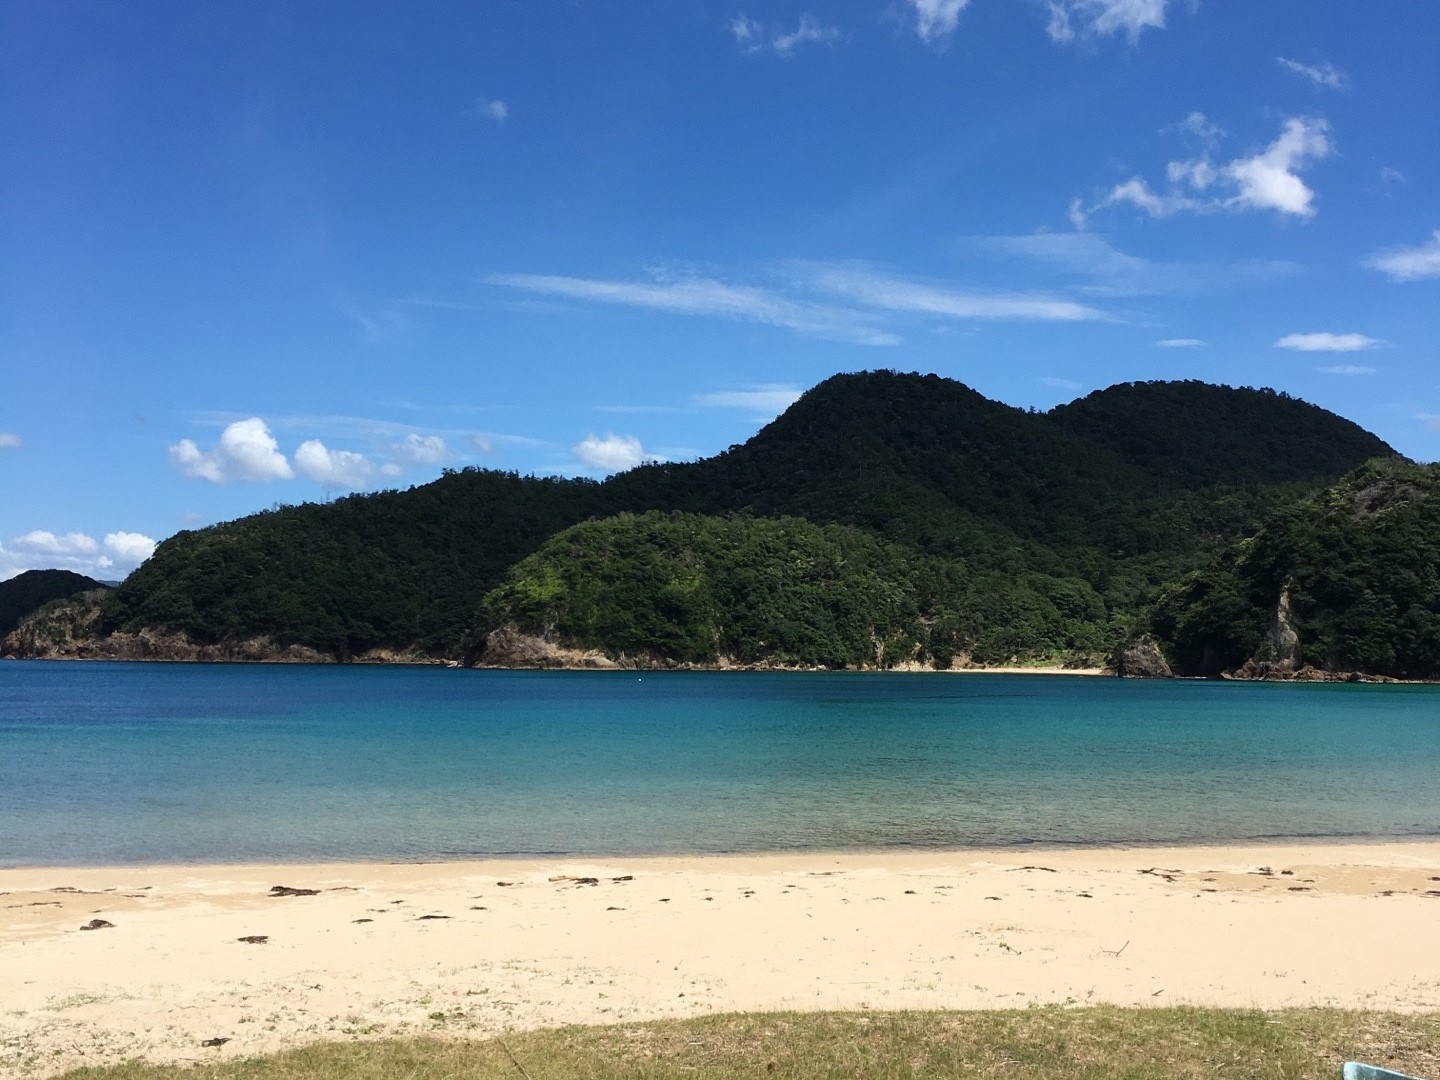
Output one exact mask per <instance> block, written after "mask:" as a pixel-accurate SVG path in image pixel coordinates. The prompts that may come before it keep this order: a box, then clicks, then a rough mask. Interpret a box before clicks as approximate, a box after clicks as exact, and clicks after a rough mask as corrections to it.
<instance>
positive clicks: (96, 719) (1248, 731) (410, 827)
mask: <svg viewBox="0 0 1440 1080" xmlns="http://www.w3.org/2000/svg"><path fill="white" fill-rule="evenodd" d="M1437 834H1440V687H1431V686H1287V685H1267V684H1237V683H1195V682H1166V683H1156V682H1135V681H1127V680H1119V679H1086V678H1070V677H1054V676H1023V675H946V674H936V675H920V674H901V675H882V674H815V675H810V674H769V673H715V674H697V673H675V674H660V673H645V674H643V675H637V674H636V673H634V672H630V673H610V672H606V673H574V672H563V673H557V672H492V671H456V670H446V669H440V668H413V667H399V668H380V667H335V666H325V667H318V666H317V667H308V666H249V665H192V664H174V665H172V664H114V663H112V664H103V663H54V662H52V663H44V662H4V663H0V865H17V864H22V865H23V864H91V863H95V864H99V863H128V862H184V861H216V862H223V861H240V860H289V859H297V860H312V859H402V860H408V859H434V858H459V857H466V856H479V855H490V854H502V853H503V854H512V853H587V854H659V853H675V852H720V851H761V850H774V849H797V848H800V849H805V848H809V849H830V848H849V847H874V848H879V847H893V846H938V847H965V846H977V845H979V846H983V845H1009V844H1025V843H1043V844H1071V843H1085V844H1094V843H1102V844H1104V843H1127V842H1131V843H1140V842H1182V843H1183V842H1194V841H1226V840H1243V839H1252V838H1271V837H1403V836H1423V835H1437Z"/></svg>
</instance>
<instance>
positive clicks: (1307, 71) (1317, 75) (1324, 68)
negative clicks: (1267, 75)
mask: <svg viewBox="0 0 1440 1080" xmlns="http://www.w3.org/2000/svg"><path fill="white" fill-rule="evenodd" d="M1275 62H1276V63H1277V64H1279V65H1280V66H1281V67H1282V68H1284V69H1285V70H1286V71H1288V72H1290V74H1292V75H1299V76H1300V77H1301V78H1302V79H1309V80H1310V81H1311V82H1312V83H1314V84H1315V85H1316V86H1324V87H1328V88H1329V89H1331V90H1348V89H1349V88H1350V76H1348V75H1346V74H1345V73H1344V72H1343V71H1341V70H1340V69H1339V68H1337V67H1336V66H1335V65H1334V64H1332V63H1330V62H1328V61H1325V62H1322V63H1320V64H1302V63H1300V61H1298V60H1287V59H1286V58H1285V57H1283V56H1277V57H1276V58H1275Z"/></svg>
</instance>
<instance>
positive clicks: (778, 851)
mask: <svg viewBox="0 0 1440 1080" xmlns="http://www.w3.org/2000/svg"><path fill="white" fill-rule="evenodd" d="M1428 845H1440V832H1434V833H1416V834H1414V835H1408V836H1368V835H1365V836H1362V835H1353V836H1343V835H1342V836H1267V837H1242V838H1240V839H1238V840H1227V839H1216V838H1207V839H1203V840H1194V841H1185V840H1166V841H1146V842H1143V843H1137V842H1135V841H1131V840H1117V841H1114V842H1106V841H1095V840H1085V841H1077V842H1075V843H1071V844H1066V843H1057V842H1054V841H1033V842H1032V841H1017V842H1016V843H1013V844H1008V845H1007V844H982V845H977V846H975V847H957V846H953V845H935V846H933V847H932V846H922V845H895V846H892V847H817V848H768V849H756V850H753V851H678V852H664V851H661V852H643V853H627V852H603V851H601V852H585V851H553V852H552V851H541V852H501V853H495V854H490V853H477V854H465V855H456V856H454V857H438V856H436V857H431V856H427V857H422V858H415V859H401V858H394V859H386V858H352V857H349V856H337V857H335V858H333V859H332V858H324V857H316V858H306V859H293V860H285V859H249V858H242V859H237V860H235V861H233V862H225V861H214V860H177V861H173V862H167V861H165V860H163V859H148V860H144V861H139V862H114V863H106V862H87V863H0V896H3V895H4V886H5V882H4V878H5V876H6V875H7V874H19V873H36V874H43V873H49V874H60V875H64V874H77V873H78V874H91V873H95V874H100V873H124V872H129V871H134V872H138V873H155V872H165V871H173V872H176V873H180V872H191V873H197V874H206V873H221V872H227V873H228V872H233V871H237V870H247V871H252V870H253V871H260V870H273V871H281V872H284V871H299V872H307V871H316V872H319V871H322V870H335V869H344V870H352V871H363V870H370V869H387V868H394V867H437V868H438V867H449V868H457V867H458V868H462V869H463V868H468V867H475V866H479V867H488V866H500V865H516V864H523V865H531V864H545V863H555V864H557V865H558V864H562V863H576V862H594V863H607V864H609V863H616V864H619V863H636V864H644V863H689V862H695V863H710V862H716V863H723V862H726V861H753V862H755V863H764V862H775V863H777V864H778V863H785V862H789V861H804V860H811V859H841V860H851V859H864V858H875V859H879V860H887V859H891V858H894V859H900V860H904V859H928V858H933V859H963V858H971V857H974V858H981V857H986V856H990V857H994V858H1006V857H1011V856H1016V857H1018V856H1021V855H1027V856H1029V855H1033V856H1041V857H1044V856H1050V855H1056V856H1061V857H1064V856H1067V855H1074V856H1083V855H1085V854H1095V855H1100V854H1110V853H1119V854H1125V853H1133V852H1148V853H1173V854H1181V853H1184V852H1190V851H1197V850H1203V851H1210V852H1226V851H1237V852H1241V851H1257V850H1265V851H1271V850H1278V851H1285V850H1287V849H1294V848H1302V849H1308V848H1325V849H1330V848H1335V849H1338V850H1344V849H1346V848H1371V847H1374V848H1390V847H1396V848H1404V847H1409V846H1417V847H1425V846H1428Z"/></svg>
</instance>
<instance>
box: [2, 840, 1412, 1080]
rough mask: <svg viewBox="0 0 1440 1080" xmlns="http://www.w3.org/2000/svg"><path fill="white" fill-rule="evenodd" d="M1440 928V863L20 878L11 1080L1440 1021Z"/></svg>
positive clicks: (1335, 853) (1197, 853)
mask: <svg viewBox="0 0 1440 1080" xmlns="http://www.w3.org/2000/svg"><path fill="white" fill-rule="evenodd" d="M276 885H283V886H290V887H294V888H302V889H316V890H319V891H318V892H317V893H316V894H315V895H301V896H271V895H269V893H270V889H271V887H272V886H276ZM92 919H102V920H104V921H106V922H109V923H112V924H113V926H110V927H106V928H101V929H96V930H90V931H82V930H80V929H79V927H80V926H81V925H83V924H85V923H88V922H90V920H92ZM1437 926H1440V843H1435V842H1424V843H1396V844H1355V845H1315V846H1307V845H1295V846H1269V847H1234V848H1178V849H1109V850H1066V851H1036V850H1027V851H1021V852H1017V851H1007V852H977V851H966V852H955V853H878V854H807V855H771V856H746V857H705V858H683V859H614V860H610V859H607V860H603V861H597V860H585V859H566V860H544V861H541V860H527V861H494V862H463V863H438V864H421V865H334V864H324V865H313V866H216V867H155V868H140V869H128V868H112V869H85V870H78V869H12V870H0V972H3V973H4V977H3V978H0V1074H5V1075H43V1074H44V1073H46V1072H53V1071H57V1070H59V1069H60V1068H62V1067H66V1066H69V1065H74V1064H77V1063H86V1062H101V1061H113V1060H118V1059H123V1058H125V1057H129V1056H135V1055H141V1056H145V1057H148V1058H152V1059H158V1060H175V1061H186V1060H200V1059H202V1058H203V1057H205V1056H207V1055H213V1054H224V1055H231V1054H250V1053H255V1052H260V1051H266V1050H272V1049H276V1048H279V1047H283V1046H292V1045H296V1044H299V1043H303V1042H306V1041H311V1040H315V1039H331V1038H347V1037H362V1036H368V1035H383V1034H390V1033H396V1032H402V1031H411V1032H413V1031H445V1032H455V1033H461V1034H464V1033H484V1032H491V1031H496V1030H502V1029H505V1028H512V1027H532V1026H541V1025H551V1024H560V1023H569V1022H580V1023H590V1022H613V1021H619V1020H627V1019H642V1018H655V1017H668V1016H683V1015H692V1014H695V1013H702V1012H710V1011H722V1010H734V1009H776V1008H801V1009H808V1008H876V1009H893V1008H930V1007H947V1008H949V1007H956V1008H972V1007H991V1006H999V1007H1004V1006H1024V1005H1027V1004H1030V1003H1031V1002H1067V1001H1070V1002H1079V1003H1086V1002H1114V1003H1120V1004H1141V1005H1145V1004H1157V1003H1163V1004H1175V1003H1185V1002H1192V1003H1210V1004H1227V1005H1243V1006H1252V1005H1253V1006H1260V1007H1266V1008H1271V1007H1281V1006H1287V1005H1302V1004H1317V1003H1330V1004H1337V1005H1347V1006H1358V1007H1373V1008H1389V1009H1403V1010H1418V1009H1433V1008H1440V933H1437V930H1436V927H1437ZM255 936H259V937H263V938H264V939H265V940H264V941H262V942H252V943H247V942H244V941H242V940H241V939H243V938H248V937H255ZM215 1037H223V1038H227V1039H229V1040H230V1041H229V1042H227V1043H226V1044H225V1045H224V1046H223V1047H222V1048H221V1049H219V1050H207V1049H202V1048H201V1047H200V1045H199V1044H200V1042H201V1041H202V1040H204V1039H209V1038H215Z"/></svg>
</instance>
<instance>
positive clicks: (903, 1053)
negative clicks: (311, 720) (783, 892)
mask: <svg viewBox="0 0 1440 1080" xmlns="http://www.w3.org/2000/svg"><path fill="white" fill-rule="evenodd" d="M512 1055H513V1056H512ZM1350 1058H1358V1059H1361V1060H1367V1061H1370V1062H1373V1063H1375V1064H1382V1065H1386V1066H1388V1067H1390V1068H1394V1069H1399V1070H1401V1071H1404V1072H1409V1073H1413V1074H1416V1075H1419V1076H1430V1077H1436V1078H1437V1080H1440V1014H1436V1013H1430V1014H1425V1015H1419V1016H1405V1015H1398V1014H1391V1013H1371V1012H1347V1011H1340V1010H1316V1009H1305V1010H1291V1011H1285V1012H1259V1011H1250V1010H1237V1009H1188V1008H1174V1009H1119V1008H1111V1007H1096V1008H1085V1009H1066V1008H1060V1007H1051V1008H1037V1009H1024V1010H1014V1011H999V1010H995V1011H986V1012H896V1013H878V1012H877V1013H865V1012H844V1013H747V1014H735V1015H727V1016H710V1017H702V1018H699V1019H694V1020H670V1021H659V1022H653V1023H645V1024H620V1025H615V1026H610V1027H569V1028H559V1029H555V1030H551V1031H535V1032H526V1033H521V1034H514V1035H509V1036H506V1037H505V1038H504V1039H503V1040H501V1039H495V1038H492V1039H485V1040H475V1041H464V1040H458V1039H447V1038H441V1037H432V1038H417V1039H393V1040H382V1041H375V1042H352V1043H327V1044H318V1045H315V1046H310V1047H306V1048H304V1049H301V1050H294V1051H291V1052H289V1053H284V1054H279V1055H276V1056H273V1057H265V1058H249V1059H237V1060H231V1061H227V1062H216V1063H215V1064H209V1065H199V1066H191V1067H165V1066H154V1065H144V1064H140V1063H129V1064H124V1065H117V1066H111V1067H107V1068H86V1069H78V1070H75V1071H73V1072H70V1073H66V1074H65V1080H260V1078H262V1077H263V1078H265V1080H394V1078H404V1080H462V1078H463V1080H502V1078H503V1080H524V1078H525V1077H527V1076H528V1077H529V1078H530V1080H558V1078H561V1077H564V1078H567V1080H570V1078H575V1080H611V1078H619V1077H625V1078H627V1080H652V1078H653V1080H660V1078H672V1077H676V1078H678V1077H684V1078H686V1080H712V1078H713V1080H720V1078H722V1077H723V1078H729V1077H766V1078H774V1080H783V1078H786V1077H806V1078H819V1077H836V1078H840V1077H846V1078H851V1077H860V1078H865V1080H872V1078H873V1080H882V1078H883V1080H892V1078H894V1080H898V1078H900V1077H915V1076H965V1077H994V1078H996V1080H1000V1078H1004V1080H1015V1078H1021V1080H1099V1078H1101V1077H1105V1078H1121V1080H1171V1078H1186V1080H1189V1078H1193V1080H1215V1078H1217V1077H1224V1078H1226V1080H1240V1078H1249V1077H1254V1078H1257V1080H1259V1078H1262V1077H1263V1078H1264V1080H1281V1078H1283V1080H1308V1078H1312V1077H1313V1078H1315V1080H1322V1078H1323V1080H1338V1077H1339V1072H1340V1063H1341V1062H1342V1061H1344V1060H1346V1059H1350Z"/></svg>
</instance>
